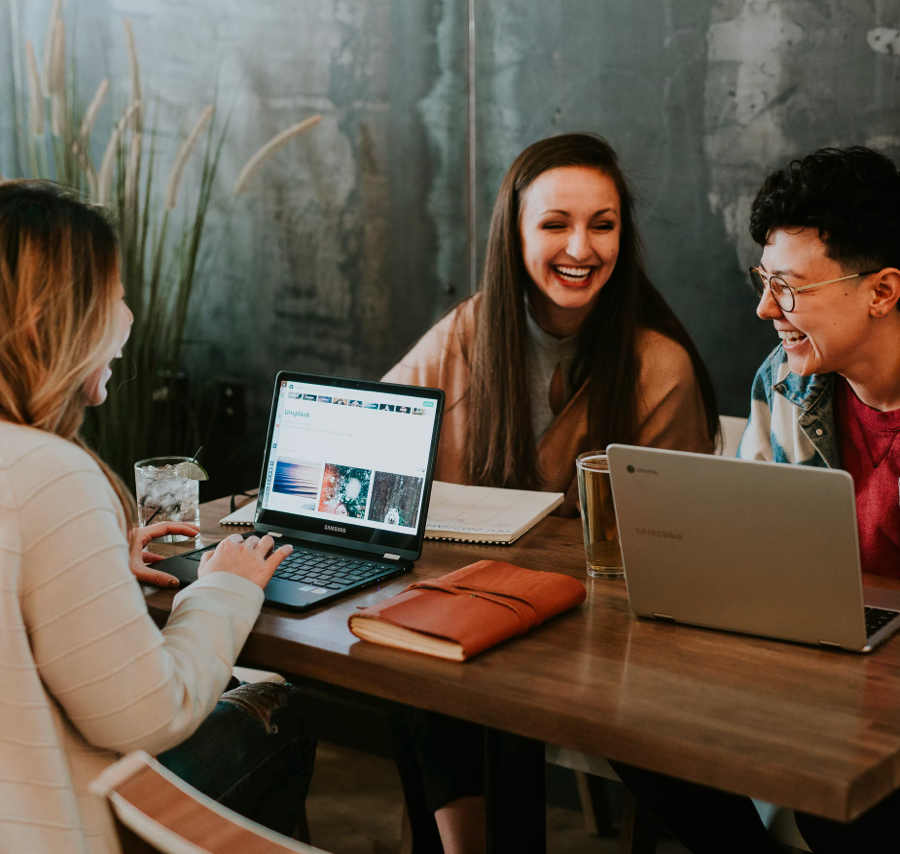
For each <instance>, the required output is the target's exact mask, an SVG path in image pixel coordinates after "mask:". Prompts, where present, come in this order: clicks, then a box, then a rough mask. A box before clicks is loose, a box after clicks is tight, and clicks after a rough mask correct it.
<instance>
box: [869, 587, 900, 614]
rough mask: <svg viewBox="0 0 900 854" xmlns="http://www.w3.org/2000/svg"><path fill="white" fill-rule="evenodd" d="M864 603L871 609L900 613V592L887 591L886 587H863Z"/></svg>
mask: <svg viewBox="0 0 900 854" xmlns="http://www.w3.org/2000/svg"><path fill="white" fill-rule="evenodd" d="M863 602H865V604H866V605H867V606H868V607H869V608H886V609H887V610H889V611H900V590H887V589H885V588H884V587H863Z"/></svg>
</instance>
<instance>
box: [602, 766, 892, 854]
mask: <svg viewBox="0 0 900 854" xmlns="http://www.w3.org/2000/svg"><path fill="white" fill-rule="evenodd" d="M610 764H611V765H612V766H613V768H614V769H615V771H616V773H617V774H618V775H619V777H621V778H622V782H623V783H625V785H626V786H628V788H629V789H630V790H631V792H632V794H633V795H634V796H635V797H636V798H637V799H638V800H639V801H640V802H641V803H643V804H644V806H646V807H647V809H648V810H649V811H650V812H651V813H652V814H653V815H654V817H655V818H656V820H657V821H658V822H659V823H660V824H661V825H662V826H663V827H665V828H666V830H668V831H669V833H671V834H672V835H673V836H674V837H675V838H676V839H677V840H678V841H679V842H680V843H681V844H682V845H684V847H685V848H687V849H688V850H689V851H691V852H693V854H721V852H723V851H728V852H729V854H780V852H781V851H782V849H781V847H780V846H779V845H778V843H777V842H775V840H774V839H773V838H772V837H771V836H769V833H768V831H767V830H766V827H765V825H764V824H763V822H762V819H761V818H760V817H759V813H757V811H756V807H754V806H753V802H752V801H751V800H750V798H745V797H742V796H741V795H732V794H729V793H728V792H723V791H720V790H719V789H712V788H709V787H708V786H701V785H699V784H697V783H689V782H687V781H686V780H678V779H676V778H674V777H666V776H665V775H663V774H655V773H653V772H652V771H644V770H642V769H640V768H634V767H632V766H630V765H622V764H621V763H618V762H611V763H610ZM796 817H797V827H798V828H799V829H800V833H801V835H802V836H803V838H804V840H806V844H807V845H808V846H809V847H810V849H811V850H812V851H813V852H814V854H855V853H856V852H860V854H862V853H863V852H865V854H875V852H882V851H885V852H886V851H897V850H898V849H900V836H898V833H900V792H895V793H894V794H892V795H889V796H888V797H887V798H885V799H884V800H883V801H882V802H881V803H880V804H878V805H877V806H874V807H873V808H872V809H870V810H869V811H868V812H867V813H865V815H862V816H860V817H859V818H858V819H856V821H852V822H849V823H848V824H842V823H840V822H836V821H829V820H827V819H824V818H817V817H816V816H811V815H807V814H806V813H799V812H798V813H797V814H796Z"/></svg>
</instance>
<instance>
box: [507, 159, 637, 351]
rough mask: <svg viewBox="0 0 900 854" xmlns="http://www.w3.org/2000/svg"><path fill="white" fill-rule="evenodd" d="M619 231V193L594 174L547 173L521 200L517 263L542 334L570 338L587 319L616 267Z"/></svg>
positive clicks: (581, 169)
mask: <svg viewBox="0 0 900 854" xmlns="http://www.w3.org/2000/svg"><path fill="white" fill-rule="evenodd" d="M620 231H621V211H620V200H619V193H618V190H617V189H616V185H615V183H614V182H613V180H612V178H610V177H609V176H607V175H606V174H605V173H604V172H601V171H600V170H599V169H595V168H592V167H589V166H565V167H560V168H557V169H548V170H547V171H546V172H543V173H541V174H540V175H539V176H538V177H537V178H535V179H534V181H532V183H531V184H530V185H529V186H528V188H527V189H526V190H525V192H524V193H523V194H522V205H521V215H520V219H519V237H520V239H521V244H522V257H523V259H524V262H525V269H526V270H527V271H528V275H529V277H530V279H531V287H529V295H530V296H531V299H532V305H533V307H534V310H535V316H536V317H537V319H538V321H539V322H540V323H541V325H542V326H544V328H545V329H547V331H549V332H554V333H555V332H560V333H561V334H571V333H572V332H574V331H575V330H576V329H577V328H578V326H579V325H580V324H581V322H582V321H583V320H584V318H586V317H587V315H588V314H589V313H590V311H591V309H592V308H593V306H594V303H595V302H596V301H597V297H598V296H599V294H600V290H601V289H602V288H603V286H604V285H605V284H606V283H607V281H609V277H610V275H611V274H612V271H613V269H614V268H615V266H616V259H617V258H618V257H619V235H620Z"/></svg>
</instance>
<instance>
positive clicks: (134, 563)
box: [128, 522, 200, 587]
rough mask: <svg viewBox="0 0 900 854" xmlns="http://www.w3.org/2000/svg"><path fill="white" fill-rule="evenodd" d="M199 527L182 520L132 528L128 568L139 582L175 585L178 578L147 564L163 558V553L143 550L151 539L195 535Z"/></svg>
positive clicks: (129, 536)
mask: <svg viewBox="0 0 900 854" xmlns="http://www.w3.org/2000/svg"><path fill="white" fill-rule="evenodd" d="M199 533H200V529H199V528H198V527H197V526H196V525H185V524H184V523H182V522H157V523H156V524H155V525H147V527H146V528H133V529H132V530H131V531H130V532H129V534H128V551H129V554H128V568H129V569H130V570H131V572H132V573H133V574H134V577H135V578H137V580H138V581H139V582H140V583H141V584H154V585H156V586H157V587H177V586H178V579H177V578H176V577H175V576H174V575H169V573H168V572H160V571H159V570H157V569H150V567H149V566H147V564H153V563H159V561H161V560H165V557H163V555H157V554H153V552H148V551H144V549H145V548H146V547H147V546H149V545H150V541H151V540H155V539H157V537H164V536H166V534H181V535H183V536H185V537H196V536H197V534H199Z"/></svg>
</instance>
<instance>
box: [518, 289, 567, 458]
mask: <svg viewBox="0 0 900 854" xmlns="http://www.w3.org/2000/svg"><path fill="white" fill-rule="evenodd" d="M525 330H526V333H527V338H526V342H527V347H526V353H525V377H526V380H527V382H528V397H529V399H530V401H531V424H532V428H533V429H534V440H535V442H540V441H541V439H542V438H543V437H544V433H546V432H547V429H548V428H549V427H550V425H551V424H552V423H553V421H554V420H555V419H556V415H557V414H559V413H554V412H553V410H552V409H551V408H550V384H551V383H552V382H553V375H554V374H555V373H556V369H557V367H559V369H560V371H561V372H562V383H563V393H562V400H561V407H560V412H561V411H562V409H563V408H565V406H566V404H567V403H568V402H569V401H570V400H571V399H572V395H573V394H574V393H575V390H574V389H573V388H572V383H571V380H570V379H569V374H570V372H571V370H572V363H573V362H574V361H575V355H576V353H577V349H578V336H577V335H570V336H569V337H568V338H557V337H556V336H554V335H551V334H550V333H549V332H547V331H545V330H544V329H542V328H541V325H540V324H539V323H538V322H537V321H536V320H535V319H534V317H533V316H532V314H531V309H530V307H529V306H528V305H527V303H526V311H525Z"/></svg>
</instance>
